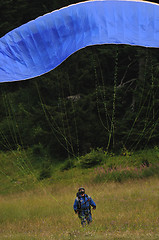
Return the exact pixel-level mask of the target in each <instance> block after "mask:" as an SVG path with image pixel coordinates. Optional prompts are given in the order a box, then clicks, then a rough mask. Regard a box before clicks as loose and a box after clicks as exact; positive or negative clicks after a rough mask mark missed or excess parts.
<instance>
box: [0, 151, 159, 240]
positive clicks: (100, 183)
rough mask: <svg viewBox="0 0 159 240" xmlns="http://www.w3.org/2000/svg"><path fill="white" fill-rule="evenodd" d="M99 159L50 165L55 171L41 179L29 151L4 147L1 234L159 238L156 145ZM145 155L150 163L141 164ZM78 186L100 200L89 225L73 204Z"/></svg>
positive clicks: (17, 239)
mask: <svg viewBox="0 0 159 240" xmlns="http://www.w3.org/2000/svg"><path fill="white" fill-rule="evenodd" d="M98 151H99V150H98ZM98 151H97V152H98ZM100 151H101V150H100ZM97 152H96V151H95V152H93V153H91V154H94V153H95V154H94V155H96V156H97ZM91 154H90V155H91ZM100 154H101V152H100ZM102 154H103V153H102ZM91 156H92V155H91ZM84 158H85V157H83V158H82V161H83V159H84ZM86 159H87V161H88V159H89V158H88V157H86ZM101 159H102V162H101V163H100V165H98V166H93V167H90V166H89V168H88V169H87V168H83V167H82V166H81V165H80V159H78V160H76V161H75V166H74V167H73V168H71V169H70V166H71V165H69V164H68V165H67V163H66V162H65V163H59V164H57V165H52V168H51V177H50V178H46V179H43V180H42V181H39V178H38V176H39V174H40V172H41V168H40V167H39V168H38V167H37V163H36V168H35V167H33V166H32V164H31V159H30V158H29V157H28V155H27V153H26V152H10V153H9V152H8V153H1V154H0V171H1V174H0V213H1V217H0V240H5V239H6V240H23V239H24V240H34V239H35V240H45V239H47V240H50V239H55V240H56V239H61V240H62V239H64V240H65V239H101V240H105V239H108V240H111V239H116V240H117V239H123V240H129V239H132V240H134V239H135V240H137V239H143V240H149V239H153V240H155V239H156V240H157V239H159V225H158V222H159V217H158V216H159V205H158V202H159V195H158V192H159V177H158V176H159V175H158V168H157V167H158V163H159V151H158V148H155V149H152V150H147V151H144V152H138V153H133V154H131V155H130V154H126V155H120V156H115V155H111V156H110V155H109V156H108V155H106V154H105V153H104V154H103V155H102V157H101ZM146 160H147V161H148V162H149V164H151V165H149V166H148V167H147V166H146V167H145V166H144V167H143V166H142V164H143V162H145V161H146ZM93 161H94V156H93ZM93 164H94V163H93ZM64 165H65V166H67V167H68V170H64ZM141 166H142V167H141ZM97 168H98V170H99V172H98V170H97ZM136 169H138V174H137V173H136ZM107 170H108V172H106V171H107ZM104 171H105V172H104ZM124 171H125V173H124ZM146 171H147V172H148V173H146ZM128 173H129V174H130V176H126V177H125V178H123V179H120V181H119V176H118V175H120V174H121V176H120V177H121V178H122V177H123V176H125V175H126V174H128ZM139 173H140V175H139ZM150 173H151V174H150ZM135 174H136V175H135ZM117 176H118V178H117ZM80 186H85V188H86V191H87V194H89V195H91V196H92V198H93V199H94V201H95V202H96V204H97V209H96V211H93V223H92V224H91V225H90V226H89V227H86V228H82V227H81V225H80V222H79V219H78V217H77V215H75V214H74V211H73V207H72V206H73V202H74V199H75V196H76V192H77V189H78V187H80Z"/></svg>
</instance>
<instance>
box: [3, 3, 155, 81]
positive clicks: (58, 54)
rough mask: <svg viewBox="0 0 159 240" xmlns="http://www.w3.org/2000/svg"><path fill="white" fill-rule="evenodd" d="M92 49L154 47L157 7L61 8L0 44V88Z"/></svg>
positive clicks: (101, 5)
mask: <svg viewBox="0 0 159 240" xmlns="http://www.w3.org/2000/svg"><path fill="white" fill-rule="evenodd" d="M97 44H129V45H137V46H143V47H156V48H158V47H159V5H158V4H155V3H150V2H145V1H133V0H132V1H131V0H130V1H129V0H101V1H100V0H99V1H86V2H81V3H77V4H73V5H70V6H67V7H64V8H62V9H60V10H56V11H53V12H51V13H48V14H46V15H44V16H41V17H38V18H37V19H35V20H33V21H30V22H28V23H26V24H24V25H22V26H20V27H18V28H16V29H14V30H12V31H11V32H9V33H7V34H6V35H5V36H3V37H2V38H0V82H11V81H17V80H25V79H30V78H34V77H36V76H39V75H42V74H45V73H46V72H49V71H51V70H52V69H54V68H55V67H57V66H58V65H59V64H60V63H62V62H63V61H64V60H65V59H66V58H68V57H69V56H70V55H71V54H73V53H74V52H76V51H78V50H79V49H82V48H84V47H86V46H90V45H97Z"/></svg>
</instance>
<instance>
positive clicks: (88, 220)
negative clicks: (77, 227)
mask: <svg viewBox="0 0 159 240" xmlns="http://www.w3.org/2000/svg"><path fill="white" fill-rule="evenodd" d="M91 222H92V214H91V213H89V215H88V217H87V223H88V224H90V223H91Z"/></svg>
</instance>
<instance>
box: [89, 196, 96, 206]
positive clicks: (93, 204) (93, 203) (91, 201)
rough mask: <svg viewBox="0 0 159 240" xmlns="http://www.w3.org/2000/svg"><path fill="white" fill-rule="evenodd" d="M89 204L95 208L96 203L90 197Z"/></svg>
mask: <svg viewBox="0 0 159 240" xmlns="http://www.w3.org/2000/svg"><path fill="white" fill-rule="evenodd" d="M90 205H91V206H92V207H93V209H96V204H95V202H94V201H93V199H92V198H90Z"/></svg>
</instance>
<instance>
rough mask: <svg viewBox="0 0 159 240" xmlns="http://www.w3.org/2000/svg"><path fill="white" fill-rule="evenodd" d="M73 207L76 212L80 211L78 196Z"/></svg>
mask: <svg viewBox="0 0 159 240" xmlns="http://www.w3.org/2000/svg"><path fill="white" fill-rule="evenodd" d="M73 209H74V211H75V213H77V212H78V211H77V210H78V200H77V198H76V199H75V201H74V204H73Z"/></svg>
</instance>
